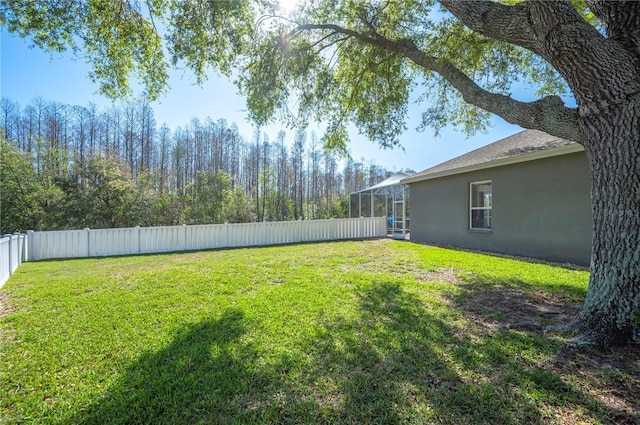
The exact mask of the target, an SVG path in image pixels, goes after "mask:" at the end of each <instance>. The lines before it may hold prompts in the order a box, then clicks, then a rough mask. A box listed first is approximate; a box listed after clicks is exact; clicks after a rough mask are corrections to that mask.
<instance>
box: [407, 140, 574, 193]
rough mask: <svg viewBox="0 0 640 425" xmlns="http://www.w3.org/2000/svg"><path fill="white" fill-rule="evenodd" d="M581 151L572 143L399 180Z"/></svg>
mask: <svg viewBox="0 0 640 425" xmlns="http://www.w3.org/2000/svg"><path fill="white" fill-rule="evenodd" d="M583 151H584V147H583V146H582V145H580V144H578V143H575V142H574V143H571V144H569V145H565V146H558V147H555V148H551V149H544V150H540V151H536V152H531V153H526V154H522V155H516V156H511V157H508V158H500V159H496V160H493V161H489V162H483V163H482V164H474V165H468V166H466V167H460V168H454V169H451V170H444V171H440V172H436V173H432V174H425V175H421V176H418V175H416V176H410V177H407V178H404V179H402V180H400V184H410V183H416V182H419V181H424V180H432V179H437V178H441V177H447V176H452V175H456V174H463V173H469V172H472V171H479V170H484V169H487V168H493V167H501V166H504V165H511V164H518V163H520V162H528V161H535V160H537V159H544V158H551V157H554V156H560V155H568V154H571V153H577V152H583Z"/></svg>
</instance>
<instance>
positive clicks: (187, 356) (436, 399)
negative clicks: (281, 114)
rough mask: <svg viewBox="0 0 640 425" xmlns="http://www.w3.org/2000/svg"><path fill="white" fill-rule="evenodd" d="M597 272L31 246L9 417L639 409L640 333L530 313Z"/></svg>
mask: <svg viewBox="0 0 640 425" xmlns="http://www.w3.org/2000/svg"><path fill="white" fill-rule="evenodd" d="M587 281H588V272H587V271H585V270H580V269H576V268H569V267H559V266H552V265H545V264H535V263H527V262H522V261H517V260H513V259H506V258H499V257H493V256H486V255H480V254H474V253H465V252H459V251H452V250H445V249H440V248H432V247H427V246H421V245H417V244H412V243H408V242H396V241H388V240H372V241H358V242H335V243H322V244H308V245H295V246H284V247H269V248H253V249H237V250H228V251H207V252H198V253H187V254H168V255H150V256H135V257H119V258H108V259H82V260H67V261H48V262H35V263H25V264H23V265H22V266H21V267H20V269H19V270H18V271H17V273H16V274H15V275H14V276H13V277H12V278H11V279H10V281H9V282H8V283H7V284H6V285H5V287H4V288H2V290H0V303H1V305H0V331H1V334H0V343H1V344H2V345H1V348H0V423H3V424H14V423H15V424H17V423H37V424H40V423H56V424H106V423H122V424H132V423H141V424H191V423H216V424H217V423H220V424H227V423H251V424H252V423H353V424H374V423H376V424H377V423H380V424H382V423H416V424H420V423H425V424H432V423H447V424H480V423H487V424H508V423H526V424H536V423H544V424H546V423H635V421H638V422H640V416H639V415H638V414H637V413H635V414H634V412H638V411H639V410H640V402H639V400H640V394H639V393H638V391H640V390H638V388H640V385H639V383H640V378H639V377H640V362H639V358H640V356H639V355H638V353H637V350H635V351H634V350H633V349H627V350H617V351H612V352H609V353H590V352H584V351H577V350H574V349H571V348H569V347H568V346H567V344H566V341H567V340H566V338H568V336H567V335H559V334H554V333H550V332H547V331H544V330H542V328H539V327H536V326H531V324H530V322H532V321H533V322H536V323H539V324H554V323H558V322H562V321H566V320H568V319H569V318H570V317H571V315H572V314H575V312H576V309H577V307H576V306H577V305H579V304H580V302H581V301H582V300H583V299H584V296H585V293H586V286H587ZM634 415H635V416H634Z"/></svg>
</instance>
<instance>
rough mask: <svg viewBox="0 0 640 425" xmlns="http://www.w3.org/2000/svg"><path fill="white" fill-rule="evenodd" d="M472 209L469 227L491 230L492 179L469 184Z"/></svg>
mask: <svg viewBox="0 0 640 425" xmlns="http://www.w3.org/2000/svg"><path fill="white" fill-rule="evenodd" d="M469 195H470V198H471V199H470V202H469V205H470V206H471V211H470V214H469V228H470V229H472V230H491V205H492V203H491V180H485V181H481V182H473V183H471V184H470V185H469Z"/></svg>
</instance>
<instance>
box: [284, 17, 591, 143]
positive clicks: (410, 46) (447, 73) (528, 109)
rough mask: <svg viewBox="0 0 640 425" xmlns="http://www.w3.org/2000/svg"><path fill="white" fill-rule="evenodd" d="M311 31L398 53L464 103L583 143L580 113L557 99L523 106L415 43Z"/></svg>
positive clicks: (313, 26) (319, 27) (314, 27)
mask: <svg viewBox="0 0 640 425" xmlns="http://www.w3.org/2000/svg"><path fill="white" fill-rule="evenodd" d="M310 30H331V31H333V32H335V33H341V34H345V35H348V36H351V37H354V38H356V39H358V40H360V41H362V42H365V43H368V44H373V45H376V46H379V47H382V48H384V49H386V50H389V51H391V52H394V53H397V54H399V55H401V56H404V57H406V58H407V59H409V60H411V61H412V62H413V63H415V64H416V65H418V66H419V67H421V68H422V69H424V70H427V71H433V72H436V73H438V74H439V75H440V76H441V77H442V78H444V79H445V80H446V81H448V82H449V83H450V84H451V85H452V86H453V87H455V88H456V89H457V90H458V91H459V92H460V93H461V94H462V97H463V99H464V100H465V102H467V103H469V104H471V105H474V106H477V107H479V108H481V109H484V110H485V111H488V112H491V113H493V114H496V115H498V116H500V117H502V118H504V119H505V120H506V121H507V122H509V123H512V124H517V125H519V126H521V127H524V128H531V129H538V130H541V131H544V132H547V133H549V134H551V135H554V136H557V137H561V138H563V139H567V140H571V141H574V142H578V143H584V139H583V136H582V133H581V131H580V129H579V126H578V112H577V110H576V109H572V108H567V107H566V106H564V103H563V102H562V100H561V99H560V98H559V97H558V96H549V97H545V98H542V99H539V100H536V101H534V102H520V101H517V100H515V99H512V98H511V97H509V96H504V95H501V94H497V93H492V92H489V91H487V90H485V89H483V88H482V87H480V86H479V85H478V84H476V83H475V82H474V81H473V80H471V78H469V77H468V76H467V75H466V74H464V73H463V72H462V71H461V70H459V69H458V68H456V67H455V66H454V65H453V64H452V63H451V62H449V61H447V60H443V59H438V58H435V57H432V56H428V55H426V54H425V53H424V52H423V51H422V50H420V49H419V48H418V47H417V46H416V44H415V43H414V42H413V41H412V40H408V39H407V40H399V41H394V40H389V39H387V38H385V37H382V36H381V35H379V34H362V33H359V32H357V31H354V30H350V29H347V28H342V27H340V26H338V25H333V24H307V25H301V26H299V27H298V28H297V29H296V32H301V31H310Z"/></svg>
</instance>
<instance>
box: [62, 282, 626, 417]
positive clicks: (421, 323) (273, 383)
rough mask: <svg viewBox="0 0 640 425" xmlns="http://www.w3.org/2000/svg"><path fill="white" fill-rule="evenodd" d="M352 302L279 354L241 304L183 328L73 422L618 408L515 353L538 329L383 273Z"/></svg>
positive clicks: (601, 412)
mask: <svg viewBox="0 0 640 425" xmlns="http://www.w3.org/2000/svg"><path fill="white" fill-rule="evenodd" d="M349 302H351V301H349ZM357 305H358V309H357V311H356V314H355V315H345V314H339V313H335V314H326V315H324V316H322V317H320V318H319V319H318V321H317V322H316V324H315V325H314V328H313V330H312V331H311V332H306V333H304V335H303V336H300V337H299V339H298V340H297V343H298V347H303V348H300V349H299V350H294V349H290V350H289V351H287V350H282V352H279V353H274V352H268V351H267V350H269V349H268V348H265V346H263V345H260V344H258V343H254V342H251V341H254V340H253V339H252V338H253V337H252V338H247V337H246V336H248V335H249V334H250V333H251V332H252V331H255V329H256V328H257V327H258V328H259V325H258V324H257V322H254V321H253V320H252V319H249V318H248V313H245V312H243V311H240V310H233V309H232V310H227V311H225V312H224V313H223V314H222V315H221V316H220V317H219V318H217V319H211V320H205V321H203V322H200V323H197V324H193V325H190V326H185V327H184V328H182V329H181V330H180V331H179V332H177V334H176V336H175V338H174V340H173V341H172V343H171V344H170V345H168V346H167V347H166V348H164V349H162V350H159V351H155V352H147V353H145V354H143V355H142V356H141V357H140V358H139V359H137V361H136V362H135V363H134V364H133V365H131V366H130V367H129V368H128V369H126V370H125V371H124V372H123V373H122V375H121V377H120V378H119V380H118V381H117V383H116V384H115V385H113V386H112V387H111V388H110V389H109V391H108V393H107V394H106V395H104V397H102V398H101V399H100V400H97V401H96V402H95V403H93V404H92V405H90V406H88V408H87V409H86V410H84V411H82V412H80V413H78V414H76V415H75V416H74V417H73V418H70V419H69V420H68V421H67V423H69V424H71V423H73V424H98V423H100V424H103V423H112V424H125V423H126V424H137V423H144V424H147V423H163V424H171V423H173V424H191V423H220V424H227V423H247V424H254V423H268V424H271V423H272V424H276V423H277V424H280V423H314V424H315V423H341V424H342V423H344V424H362V423H367V424H399V423H450V424H454V423H455V424H458V423H491V424H495V423H500V424H516V423H527V424H544V423H548V422H549V415H552V414H553V413H554V412H553V411H549V410H548V409H547V408H546V407H542V406H547V407H548V406H552V407H554V408H555V407H557V409H558V412H560V413H562V412H564V410H563V409H566V408H567V406H569V408H576V409H578V410H580V409H581V410H584V411H586V412H587V413H588V414H589V415H590V416H589V417H594V418H597V419H598V420H600V421H602V422H605V423H606V422H608V418H610V417H613V416H615V414H618V413H619V412H616V411H614V410H615V409H614V410H612V409H610V408H608V407H607V406H605V405H603V404H602V403H600V402H598V401H597V400H595V399H593V398H592V397H591V396H590V395H589V394H586V393H585V392H583V391H582V390H581V389H580V388H577V387H575V386H573V385H572V384H570V383H567V382H566V381H565V380H563V379H561V376H560V375H559V374H558V373H557V372H556V371H555V370H554V369H548V368H545V367H544V366H541V365H539V364H537V363H536V362H535V361H533V360H531V359H529V358H523V357H522V356H520V355H519V352H520V351H527V352H528V353H531V352H532V349H531V347H532V346H535V345H536V344H538V343H539V348H535V349H534V350H533V351H534V352H535V353H536V354H538V355H540V356H542V355H545V356H552V355H553V353H554V352H555V350H557V347H556V346H553V344H549V343H540V341H539V339H538V338H541V337H540V336H539V335H536V334H527V333H523V332H516V331H512V330H506V329H505V330H499V331H496V332H493V333H491V334H482V333H480V334H478V333H474V332H465V330H464V329H460V327H458V326H456V325H455V323H451V320H450V319H452V320H453V319H454V318H450V317H448V316H447V315H446V314H447V313H442V312H435V310H433V309H432V308H431V306H429V305H428V304H427V303H426V302H425V300H424V299H421V298H420V297H419V296H418V295H417V294H414V293H412V292H410V291H409V290H408V289H405V287H404V286H403V285H402V284H400V283H398V282H395V281H393V280H384V279H381V278H377V277H374V278H373V280H372V282H371V283H370V284H368V285H363V287H362V288H361V289H360V291H359V293H358V294H357ZM443 311H451V310H450V309H449V310H443ZM462 313H463V314H465V313H464V312H462ZM449 314H451V313H449ZM293 320H294V319H293ZM292 326H293V325H292ZM265 359H268V360H265ZM616 417H618V418H620V417H622V416H619V415H618V416H616ZM628 417H629V418H632V417H631V416H628ZM632 419H633V418H632ZM630 423H631V422H630Z"/></svg>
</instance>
